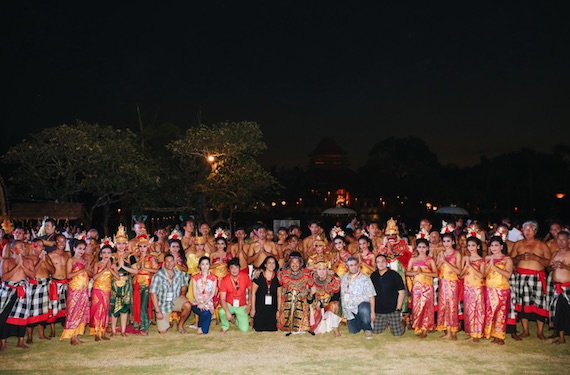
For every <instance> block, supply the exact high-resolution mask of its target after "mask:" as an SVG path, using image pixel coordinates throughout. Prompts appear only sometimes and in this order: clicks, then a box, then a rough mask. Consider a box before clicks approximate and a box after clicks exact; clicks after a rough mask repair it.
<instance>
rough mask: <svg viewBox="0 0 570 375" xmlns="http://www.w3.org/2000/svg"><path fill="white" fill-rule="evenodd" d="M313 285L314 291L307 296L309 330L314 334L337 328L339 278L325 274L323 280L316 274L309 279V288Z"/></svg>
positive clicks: (338, 322)
mask: <svg viewBox="0 0 570 375" xmlns="http://www.w3.org/2000/svg"><path fill="white" fill-rule="evenodd" d="M313 287H315V289H316V292H315V294H314V296H313V297H312V298H309V300H308V302H309V304H310V314H311V316H310V330H311V332H313V333H315V334H319V333H326V332H330V331H332V330H333V329H335V328H338V325H339V324H340V322H341V320H342V318H341V316H340V279H339V278H338V277H337V276H335V275H327V277H326V279H325V280H321V279H319V277H318V276H317V275H316V274H313V277H312V278H311V280H310V281H309V289H312V288H313Z"/></svg>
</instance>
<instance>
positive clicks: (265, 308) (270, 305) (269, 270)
mask: <svg viewBox="0 0 570 375" xmlns="http://www.w3.org/2000/svg"><path fill="white" fill-rule="evenodd" d="M260 268H261V269H262V270H263V272H261V273H260V274H259V276H257V277H256V278H255V279H254V280H253V285H252V293H251V294H252V303H251V305H252V308H251V310H250V315H251V317H252V318H253V329H255V330H256V331H277V311H279V305H278V304H279V303H280V302H279V297H278V296H279V295H280V293H281V284H279V279H278V278H277V259H275V257H273V256H271V255H270V256H268V257H267V258H265V261H264V262H263V263H262V264H261V267H260Z"/></svg>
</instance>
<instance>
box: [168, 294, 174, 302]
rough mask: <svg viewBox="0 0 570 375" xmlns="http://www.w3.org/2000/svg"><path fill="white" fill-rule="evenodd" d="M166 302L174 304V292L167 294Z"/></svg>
mask: <svg viewBox="0 0 570 375" xmlns="http://www.w3.org/2000/svg"><path fill="white" fill-rule="evenodd" d="M166 300H167V301H168V302H172V300H174V293H172V292H167V293H166Z"/></svg>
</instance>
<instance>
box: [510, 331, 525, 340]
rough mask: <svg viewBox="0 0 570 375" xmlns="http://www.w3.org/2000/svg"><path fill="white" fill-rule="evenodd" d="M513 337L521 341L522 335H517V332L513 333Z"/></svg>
mask: <svg viewBox="0 0 570 375" xmlns="http://www.w3.org/2000/svg"><path fill="white" fill-rule="evenodd" d="M511 337H512V338H513V339H515V340H516V341H521V340H522V337H520V336H519V335H517V334H516V333H511Z"/></svg>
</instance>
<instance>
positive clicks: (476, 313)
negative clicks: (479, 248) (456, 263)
mask: <svg viewBox="0 0 570 375" xmlns="http://www.w3.org/2000/svg"><path fill="white" fill-rule="evenodd" d="M484 262H485V259H483V258H481V259H477V260H474V261H472V262H471V265H472V266H473V267H474V268H476V269H480V268H481V264H483V263H484ZM463 313H464V319H463V327H464V331H465V333H467V334H468V335H470V336H471V337H473V338H477V339H480V338H482V337H483V326H484V324H485V279H484V278H481V277H479V276H477V275H476V274H475V272H473V269H472V268H468V269H467V271H466V272H465V274H464V275H463Z"/></svg>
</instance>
